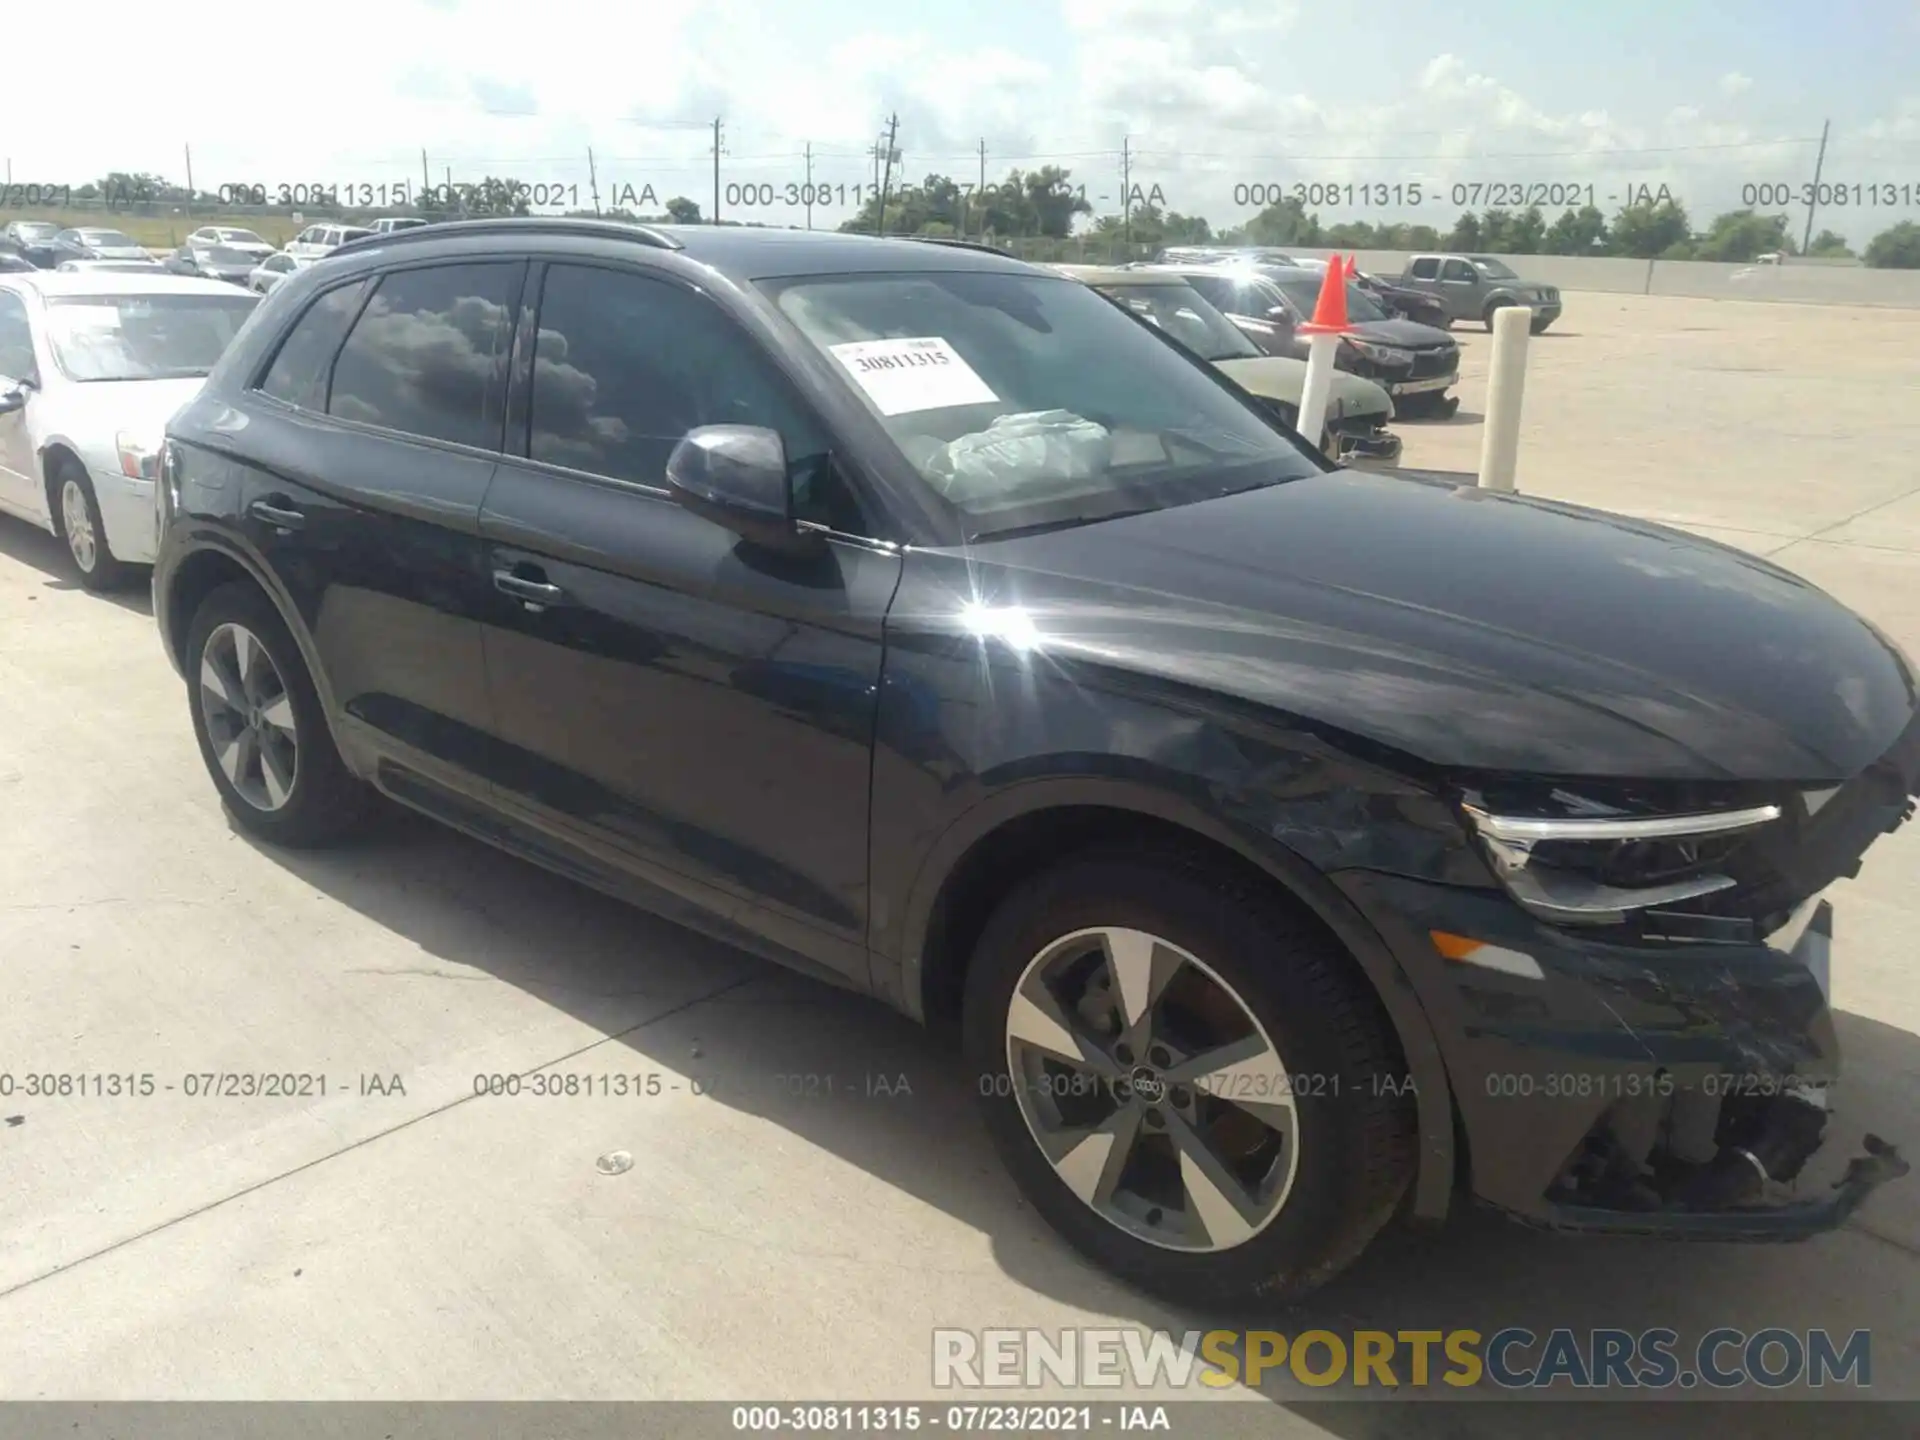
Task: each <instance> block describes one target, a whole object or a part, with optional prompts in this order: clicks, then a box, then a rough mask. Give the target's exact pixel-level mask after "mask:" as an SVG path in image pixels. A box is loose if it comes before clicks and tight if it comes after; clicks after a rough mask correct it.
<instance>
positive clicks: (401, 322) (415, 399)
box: [327, 262, 520, 449]
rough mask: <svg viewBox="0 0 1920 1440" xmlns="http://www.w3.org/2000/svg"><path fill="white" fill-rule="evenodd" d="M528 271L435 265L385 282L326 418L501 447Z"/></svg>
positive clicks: (339, 368) (508, 266)
mask: <svg viewBox="0 0 1920 1440" xmlns="http://www.w3.org/2000/svg"><path fill="white" fill-rule="evenodd" d="M519 272H520V265H519V264H518V263H517V262H507V263H487V264H479V265H435V266H429V267H427V268H425V269H420V270H399V271H395V272H394V273H393V274H390V275H388V276H386V277H385V278H384V279H382V280H381V281H380V287H379V289H377V290H375V291H374V294H373V299H372V300H370V301H368V302H367V308H366V309H365V310H364V311H362V312H361V315H360V318H359V320H358V321H356V322H355V323H354V327H353V333H352V334H350V335H348V336H347V343H346V344H345V345H344V346H343V347H341V350H340V358H339V359H338V360H336V361H335V362H334V365H333V387H332V389H331V391H330V392H329V393H328V397H327V413H328V414H329V415H337V416H339V417H340V418H341V419H343V420H358V421H361V422H363V423H365V424H368V425H384V426H386V427H387V428H388V429H390V430H400V431H404V432H405V433H407V434H409V435H419V436H421V437H423V438H425V439H428V440H445V441H449V442H451V443H453V444H456V445H473V446H477V447H480V448H482V449H497V448H498V444H499V434H498V429H499V426H498V418H497V417H498V414H499V411H498V408H497V407H496V397H497V395H498V394H499V391H500V389H501V387H502V385H503V384H504V380H505V375H506V363H505V362H506V353H507V346H508V344H509V341H510V337H511V335H512V323H511V316H510V308H511V306H512V304H513V298H514V297H513V292H514V287H515V282H516V281H517V279H518V276H519Z"/></svg>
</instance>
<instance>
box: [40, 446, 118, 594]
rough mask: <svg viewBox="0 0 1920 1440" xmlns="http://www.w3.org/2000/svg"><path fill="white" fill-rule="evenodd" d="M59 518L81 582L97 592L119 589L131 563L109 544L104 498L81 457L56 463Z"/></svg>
mask: <svg viewBox="0 0 1920 1440" xmlns="http://www.w3.org/2000/svg"><path fill="white" fill-rule="evenodd" d="M53 494H54V498H55V501H56V504H57V508H56V511H55V521H56V523H57V524H58V525H59V527H60V538H61V539H62V540H64V541H65V542H66V545H67V558H68V559H69V560H71V561H72V562H73V569H74V573H75V574H76V575H78V576H79V577H80V583H81V584H82V585H83V586H85V587H86V588H87V589H89V590H92V591H94V592H95V593H97V594H104V593H106V592H107V591H111V590H118V589H120V588H121V587H122V586H124V585H125V584H126V583H127V579H128V576H129V575H130V573H131V570H130V567H128V566H126V565H123V564H121V563H120V562H119V561H118V560H116V559H114V558H113V551H112V550H111V549H110V548H109V547H108V545H107V527H106V524H105V523H104V522H103V521H102V520H101V518H100V500H99V497H98V496H96V495H95V494H94V493H93V481H92V479H91V478H90V477H89V476H88V475H87V472H86V468H85V467H84V466H82V465H81V464H79V463H78V462H77V461H74V460H70V459H67V458H65V457H62V458H61V459H59V460H58V461H56V462H55V464H54V470H53Z"/></svg>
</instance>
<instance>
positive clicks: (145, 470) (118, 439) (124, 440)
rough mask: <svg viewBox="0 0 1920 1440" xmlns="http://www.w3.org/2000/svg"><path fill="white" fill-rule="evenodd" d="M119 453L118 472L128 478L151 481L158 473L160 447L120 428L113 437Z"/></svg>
mask: <svg viewBox="0 0 1920 1440" xmlns="http://www.w3.org/2000/svg"><path fill="white" fill-rule="evenodd" d="M113 444H114V448H115V449H116V450H117V451H118V452H119V455H120V473H121V474H122V475H124V476H126V477H127V478H128V479H129V480H145V481H148V482H149V483H151V482H152V481H153V480H155V479H157V478H158V477H159V474H160V447H159V446H157V445H153V444H150V443H148V442H147V441H144V440H142V439H140V438H139V437H138V436H136V435H132V434H130V433H128V432H127V431H125V430H122V431H121V432H120V433H119V434H118V435H116V436H114V437H113Z"/></svg>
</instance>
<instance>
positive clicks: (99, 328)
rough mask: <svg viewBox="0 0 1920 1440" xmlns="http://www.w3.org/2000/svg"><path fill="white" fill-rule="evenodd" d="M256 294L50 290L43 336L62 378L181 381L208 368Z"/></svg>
mask: <svg viewBox="0 0 1920 1440" xmlns="http://www.w3.org/2000/svg"><path fill="white" fill-rule="evenodd" d="M259 303H260V299H259V297H258V296H257V295H248V294H245V293H243V292H241V291H238V290H236V291H234V292H233V294H231V295H167V294H159V295H54V296H49V297H48V298H47V341H48V344H49V346H50V347H51V348H52V350H53V355H54V359H55V360H56V361H57V362H58V363H59V366H60V369H61V370H62V371H63V372H65V374H66V375H67V377H68V378H69V379H72V380H77V381H93V380H185V379H191V378H193V377H196V376H204V375H206V374H207V373H208V372H209V371H210V370H212V369H213V366H214V362H215V361H217V360H218V359H219V358H220V356H221V354H222V353H223V352H224V351H225V350H226V348H227V346H228V345H230V344H231V343H232V342H233V337H234V336H235V335H237V334H239V333H240V327H241V326H242V325H244V324H246V322H247V317H248V316H249V315H251V314H252V313H253V308H254V306H256V305H258V304H259Z"/></svg>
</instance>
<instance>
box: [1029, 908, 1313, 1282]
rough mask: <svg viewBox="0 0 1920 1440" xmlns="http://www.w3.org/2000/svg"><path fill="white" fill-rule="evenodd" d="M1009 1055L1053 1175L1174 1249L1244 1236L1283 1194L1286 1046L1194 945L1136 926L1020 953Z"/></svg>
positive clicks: (1289, 1133) (1118, 1221) (1114, 1219)
mask: <svg viewBox="0 0 1920 1440" xmlns="http://www.w3.org/2000/svg"><path fill="white" fill-rule="evenodd" d="M1006 1040H1007V1069H1008V1073H1009V1075H1010V1076H1011V1078H1012V1088H1013V1094H1014V1096H1015V1099H1016V1100H1017V1102H1018V1104H1019V1107H1020V1113H1021V1115H1022V1117H1023V1118H1024V1119H1025V1121H1026V1123H1027V1129H1028V1130H1029V1132H1030V1133H1031V1134H1032V1136H1033V1139H1034V1142H1035V1144H1037V1145H1038V1146H1039V1148H1040V1151H1041V1153H1042V1154H1043V1155H1044V1156H1045V1157H1046V1159H1047V1161H1048V1163H1049V1164H1051V1165H1052V1166H1053V1169H1054V1171H1055V1173H1056V1174H1057V1175H1058V1176H1059V1177H1060V1179H1061V1180H1062V1181H1063V1182H1064V1183H1065V1184H1066V1186H1067V1188H1068V1189H1070V1190H1071V1191H1073V1193H1074V1194H1075V1195H1077V1196H1078V1197H1079V1198H1080V1200H1081V1201H1082V1202H1083V1203H1084V1204H1085V1205H1087V1206H1088V1207H1089V1208H1090V1209H1092V1210H1093V1211H1094V1212H1095V1213H1096V1214H1098V1215H1099V1216H1101V1218H1103V1219H1105V1220H1106V1221H1108V1222H1109V1223H1110V1224H1113V1225H1115V1226H1117V1227H1119V1228H1120V1229H1121V1230H1124V1231H1126V1232H1127V1233H1128V1234H1130V1235H1132V1236H1134V1237H1135V1238H1137V1239H1140V1240H1144V1241H1146V1242H1147V1243H1149V1244H1152V1245H1157V1246H1161V1247H1163V1248H1165V1249H1169V1250H1182V1251H1188V1252H1200V1253H1211V1252H1216V1251H1222V1250H1228V1249H1232V1248H1233V1247H1235V1246H1237V1245H1241V1244H1244V1243H1246V1242H1247V1241H1248V1240H1251V1239H1252V1238H1253V1237H1254V1236H1255V1235H1257V1234H1259V1233H1260V1232H1261V1231H1262V1230H1264V1229H1265V1228H1266V1227H1267V1226H1268V1225H1269V1224H1271V1223H1272V1221H1273V1219H1274V1217H1275V1216H1277V1215H1278V1214H1279V1213H1280V1211H1281V1210H1282V1208H1283V1207H1284V1206H1285V1205H1286V1201H1287V1196H1288V1194H1289V1192H1290V1191H1291V1190H1292V1188H1293V1180H1294V1175H1295V1172H1296V1170H1297V1169H1298V1163H1299V1133H1300V1131H1299V1119H1298V1115H1297V1113H1296V1111H1295V1108H1294V1096H1293V1089H1292V1086H1291V1084H1290V1083H1289V1081H1288V1077H1287V1072H1286V1067H1285V1065H1284V1064H1283V1063H1282V1060H1281V1056H1280V1052H1279V1050H1278V1048H1277V1047H1276V1046H1275V1045H1274V1043H1273V1041H1272V1040H1271V1039H1270V1038H1269V1037H1268V1035H1267V1032H1266V1030H1265V1029H1264V1027H1262V1025H1261V1024H1260V1022H1259V1020H1258V1018H1257V1017H1256V1016H1255V1015H1254V1013H1253V1011H1252V1010H1251V1009H1250V1008H1249V1007H1248V1005H1247V1003H1246V1002H1245V1001H1244V1000H1242V999H1241V998H1240V996H1239V995H1238V994H1236V993H1235V992H1234V990H1233V987H1232V986H1230V985H1229V984H1228V983H1227V982H1226V981H1225V980H1224V979H1222V978H1221V976H1220V975H1219V974H1218V973H1217V972H1216V971H1214V970H1212V969H1210V968H1209V967H1208V966H1207V965H1206V964H1204V963H1203V962H1202V961H1201V960H1199V959H1198V958H1197V957H1195V956H1193V955H1191V954H1189V953H1187V952H1186V951H1185V950H1182V949H1181V948H1180V947H1178V946H1176V945H1174V944H1172V943H1171V942H1169V941H1167V940H1164V939H1162V938H1160V937H1159V936H1156V935H1151V934H1148V933H1147V932H1146V931H1143V930H1130V929H1120V928H1111V927H1103V928H1099V929H1091V930H1079V931H1075V932H1074V933H1073V934H1070V935H1066V936H1063V937H1061V938H1060V939H1058V940H1055V941H1054V942H1052V943H1051V944H1049V945H1048V946H1047V947H1046V948H1045V949H1043V950H1041V951H1040V953H1039V954H1037V955H1035V956H1034V957H1033V959H1032V960H1031V961H1029V962H1028V963H1027V966H1026V969H1025V970H1024V971H1023V972H1022V973H1021V976H1020V980H1019V983H1018V984H1017V985H1015V987H1014V990H1013V996H1012V999H1011V1000H1010V1002H1009V1004H1008V1008H1007V1021H1006Z"/></svg>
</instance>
